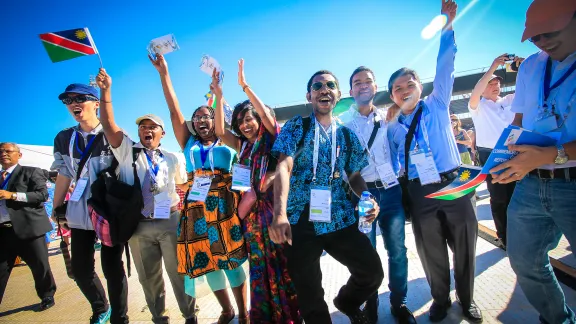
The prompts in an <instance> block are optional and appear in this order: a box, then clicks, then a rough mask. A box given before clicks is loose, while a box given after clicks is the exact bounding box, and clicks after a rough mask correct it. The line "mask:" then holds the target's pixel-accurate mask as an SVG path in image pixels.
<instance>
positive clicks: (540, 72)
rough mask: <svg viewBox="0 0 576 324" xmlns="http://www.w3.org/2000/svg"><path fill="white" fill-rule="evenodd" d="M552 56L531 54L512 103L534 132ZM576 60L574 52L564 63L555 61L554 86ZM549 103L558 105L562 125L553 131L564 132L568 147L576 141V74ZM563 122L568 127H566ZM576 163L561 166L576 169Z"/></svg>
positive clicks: (553, 67)
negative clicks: (549, 59) (545, 77)
mask: <svg viewBox="0 0 576 324" xmlns="http://www.w3.org/2000/svg"><path fill="white" fill-rule="evenodd" d="M547 61H548V54H546V53H545V52H543V51H541V52H538V53H535V54H532V55H530V57H528V58H527V59H526V60H524V62H522V64H521V65H520V69H519V70H518V76H517V77H516V96H515V97H514V101H513V102H512V108H511V110H512V111H513V112H515V113H520V114H522V127H523V128H525V129H528V130H532V131H533V130H534V126H535V122H536V120H537V118H538V111H539V107H541V106H542V105H543V101H544V74H545V70H546V62H547ZM575 61H576V53H572V54H571V55H570V56H568V57H567V58H566V59H565V60H564V61H562V62H558V61H552V80H551V84H554V83H555V82H556V81H557V80H558V79H560V78H561V77H562V76H563V75H564V74H565V73H566V71H567V70H568V69H569V68H570V66H571V65H572V64H573V63H574V62H575ZM548 102H549V103H552V102H553V103H555V107H556V113H557V114H559V115H560V116H561V118H560V120H561V121H559V122H558V126H560V129H557V130H554V131H553V132H560V133H561V136H560V141H559V144H564V143H568V142H572V141H575V140H576V112H575V111H574V110H575V109H576V71H575V72H573V73H572V75H570V76H569V77H568V78H567V79H566V80H565V81H564V82H563V83H562V84H561V85H560V86H558V87H557V88H556V89H554V90H552V91H551V92H550V96H549V97H548ZM562 121H563V122H564V124H563V125H562ZM574 166H576V160H574V157H571V159H570V161H568V163H566V164H563V165H562V166H561V167H562V168H566V167H574ZM548 167H549V168H558V166H556V165H548Z"/></svg>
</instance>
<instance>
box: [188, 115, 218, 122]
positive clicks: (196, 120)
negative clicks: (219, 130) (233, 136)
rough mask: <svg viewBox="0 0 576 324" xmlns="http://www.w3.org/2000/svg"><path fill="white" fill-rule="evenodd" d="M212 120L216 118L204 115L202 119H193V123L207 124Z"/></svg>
mask: <svg viewBox="0 0 576 324" xmlns="http://www.w3.org/2000/svg"><path fill="white" fill-rule="evenodd" d="M211 119H214V117H212V116H210V115H204V116H200V117H192V121H193V122H194V123H199V122H207V121H209V120H211Z"/></svg>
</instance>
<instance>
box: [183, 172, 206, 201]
mask: <svg viewBox="0 0 576 324" xmlns="http://www.w3.org/2000/svg"><path fill="white" fill-rule="evenodd" d="M211 184H212V179H211V178H208V177H196V178H194V183H193V184H192V188H190V192H189V193H188V197H187V198H186V199H187V200H193V201H201V202H204V201H206V197H208V192H210V185H211Z"/></svg>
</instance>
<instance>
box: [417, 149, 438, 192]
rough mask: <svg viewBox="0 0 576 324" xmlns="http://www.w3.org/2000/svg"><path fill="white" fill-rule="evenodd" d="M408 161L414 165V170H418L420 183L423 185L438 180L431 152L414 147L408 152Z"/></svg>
mask: <svg viewBox="0 0 576 324" xmlns="http://www.w3.org/2000/svg"><path fill="white" fill-rule="evenodd" d="M410 161H411V162H412V164H414V165H415V166H416V172H418V177H419V178H420V184H421V185H423V186H425V185H427V184H431V183H438V182H440V174H439V173H438V169H437V168H436V163H435V162H434V156H432V152H424V150H421V149H415V150H413V151H411V152H410Z"/></svg>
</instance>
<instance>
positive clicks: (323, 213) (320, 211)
mask: <svg viewBox="0 0 576 324" xmlns="http://www.w3.org/2000/svg"><path fill="white" fill-rule="evenodd" d="M331 205H332V191H331V190H330V188H329V187H312V190H311V191H310V221H311V222H322V223H330V222H331V221H332V214H331V212H332V211H331V208H330V206H331Z"/></svg>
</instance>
